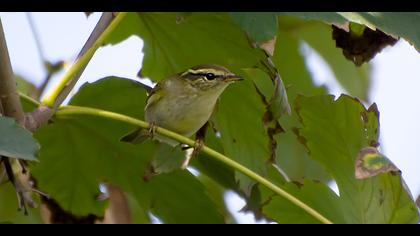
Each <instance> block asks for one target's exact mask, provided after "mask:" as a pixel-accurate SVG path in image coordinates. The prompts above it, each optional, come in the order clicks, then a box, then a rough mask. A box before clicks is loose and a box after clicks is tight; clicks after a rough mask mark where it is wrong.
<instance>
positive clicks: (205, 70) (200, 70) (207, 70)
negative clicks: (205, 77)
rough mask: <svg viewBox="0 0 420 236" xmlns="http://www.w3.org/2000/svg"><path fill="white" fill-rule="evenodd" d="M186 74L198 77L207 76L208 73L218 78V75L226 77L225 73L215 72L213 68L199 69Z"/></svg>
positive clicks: (190, 70)
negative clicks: (200, 75)
mask: <svg viewBox="0 0 420 236" xmlns="http://www.w3.org/2000/svg"><path fill="white" fill-rule="evenodd" d="M185 73H189V74H196V75H199V74H207V73H212V74H214V75H216V76H218V75H221V76H223V75H225V73H224V71H220V70H215V69H212V68H206V69H198V70H193V69H189V70H187V71H186V72H185ZM185 73H184V74H185Z"/></svg>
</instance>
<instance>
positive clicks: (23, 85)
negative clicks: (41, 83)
mask: <svg viewBox="0 0 420 236" xmlns="http://www.w3.org/2000/svg"><path fill="white" fill-rule="evenodd" d="M15 81H16V86H17V89H18V90H19V92H21V93H24V94H26V95H28V96H30V97H33V98H35V97H36V94H37V88H36V86H35V85H34V84H33V83H31V82H29V81H28V80H26V79H25V78H23V77H22V76H20V75H15Z"/></svg>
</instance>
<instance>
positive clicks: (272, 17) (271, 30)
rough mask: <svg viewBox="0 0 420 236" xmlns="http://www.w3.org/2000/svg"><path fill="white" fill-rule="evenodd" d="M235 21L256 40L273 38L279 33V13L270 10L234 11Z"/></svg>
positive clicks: (261, 40)
mask: <svg viewBox="0 0 420 236" xmlns="http://www.w3.org/2000/svg"><path fill="white" fill-rule="evenodd" d="M230 15H231V16H232V19H233V21H234V22H236V23H237V24H238V25H239V26H240V27H241V28H242V29H243V30H245V31H246V32H247V34H248V35H249V37H250V38H251V39H252V40H253V41H255V42H258V43H260V42H264V41H267V40H269V39H272V38H273V37H274V36H275V35H276V33H277V15H276V13H269V12H232V13H230Z"/></svg>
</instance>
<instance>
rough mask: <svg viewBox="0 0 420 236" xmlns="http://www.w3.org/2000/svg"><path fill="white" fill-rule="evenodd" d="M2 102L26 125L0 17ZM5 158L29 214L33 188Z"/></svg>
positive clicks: (21, 204) (7, 111) (9, 113)
mask: <svg viewBox="0 0 420 236" xmlns="http://www.w3.org/2000/svg"><path fill="white" fill-rule="evenodd" d="M0 103H1V107H2V109H1V110H2V112H3V114H4V115H6V116H8V117H13V118H14V119H15V120H16V122H17V123H18V124H20V125H22V126H24V125H25V120H26V119H25V113H24V112H23V109H22V105H21V103H20V97H19V93H18V91H17V88H16V81H15V79H14V73H13V69H12V65H11V63H10V57H9V51H8V50H7V44H6V38H5V36H4V30H3V24H2V22H1V18H0ZM0 158H1V159H3V164H4V167H5V170H6V173H7V176H8V178H9V180H10V181H11V182H12V184H13V186H14V187H15V190H16V194H17V197H18V201H19V209H22V208H23V209H24V212H25V214H27V210H26V205H27V204H28V205H29V206H31V207H32V206H34V200H33V199H32V195H31V190H30V187H29V183H28V181H25V180H24V179H23V178H20V177H21V176H18V178H15V174H14V172H13V169H12V165H11V163H10V162H11V161H12V160H13V159H10V160H9V157H4V156H0Z"/></svg>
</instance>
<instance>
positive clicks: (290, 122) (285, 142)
mask: <svg viewBox="0 0 420 236" xmlns="http://www.w3.org/2000/svg"><path fill="white" fill-rule="evenodd" d="M273 62H274V64H275V65H276V67H277V69H278V70H279V73H280V75H281V77H282V79H283V82H284V85H285V87H286V89H287V94H288V97H289V100H290V101H294V100H295V98H296V96H297V94H306V95H315V94H324V93H326V89H325V88H324V87H318V86H315V84H314V83H313V81H312V78H311V75H310V74H309V72H308V70H307V68H306V66H305V62H304V57H303V56H302V55H301V54H300V53H299V39H298V38H296V37H294V35H292V34H290V33H289V32H286V31H284V30H281V29H280V30H279V32H278V34H277V43H276V45H275V50H274V55H273ZM291 106H292V108H293V106H294V104H291ZM280 124H281V125H282V127H283V129H284V130H285V132H284V133H281V134H279V135H277V136H276V142H277V150H276V154H277V156H276V160H277V163H278V165H279V167H280V168H281V169H282V170H284V171H285V172H286V174H287V175H288V176H289V177H290V178H291V179H292V180H296V181H300V180H302V179H303V178H310V179H317V180H328V179H329V176H328V174H327V173H326V172H325V171H324V170H323V168H322V167H321V166H320V165H319V164H318V163H316V162H315V161H313V160H312V159H309V157H308V154H307V151H306V149H305V147H304V146H303V145H302V144H301V143H300V142H299V141H298V140H297V139H296V136H295V135H294V134H293V132H292V128H293V127H295V126H296V125H297V124H298V119H297V116H296V114H295V112H292V116H283V117H281V118H280Z"/></svg>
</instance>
